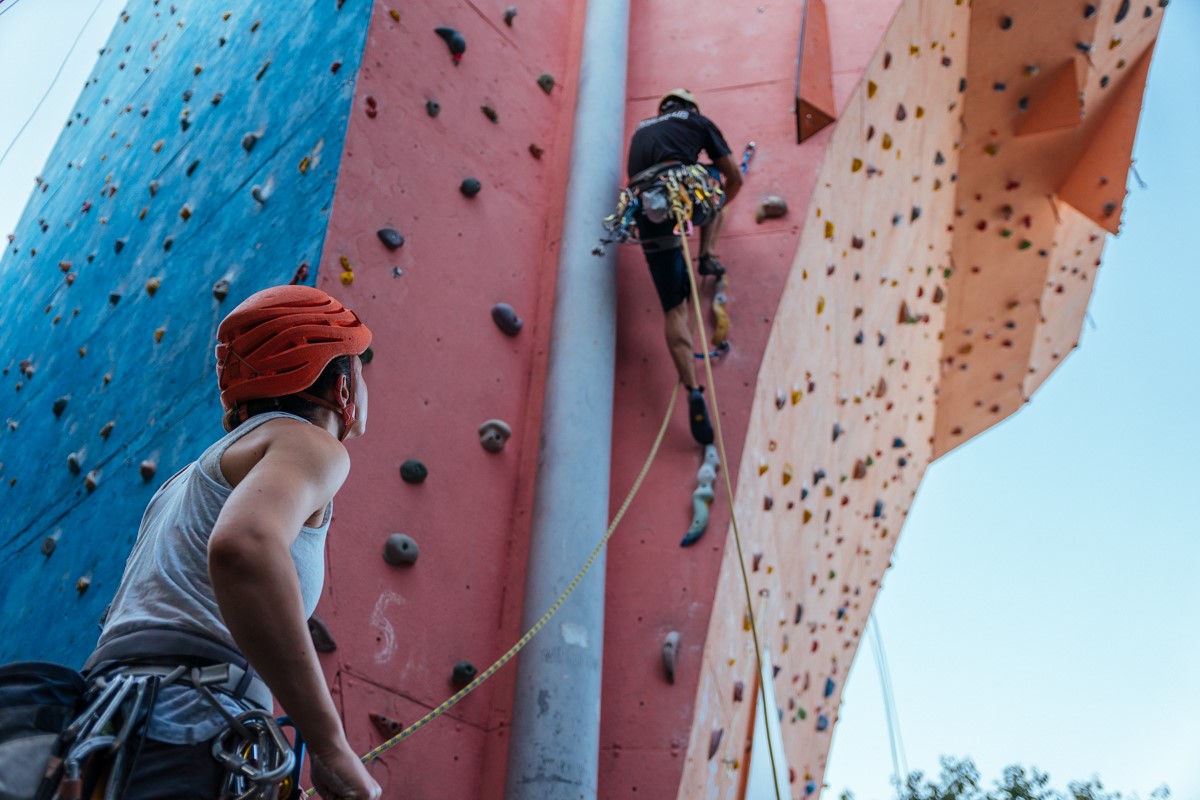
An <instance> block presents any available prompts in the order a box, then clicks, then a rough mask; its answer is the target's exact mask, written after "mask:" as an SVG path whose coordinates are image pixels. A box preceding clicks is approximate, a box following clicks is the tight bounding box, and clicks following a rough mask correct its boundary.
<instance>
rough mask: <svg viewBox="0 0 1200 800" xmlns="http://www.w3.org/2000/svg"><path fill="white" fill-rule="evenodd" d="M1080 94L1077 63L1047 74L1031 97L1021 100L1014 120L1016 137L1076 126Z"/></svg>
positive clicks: (1080, 112)
mask: <svg viewBox="0 0 1200 800" xmlns="http://www.w3.org/2000/svg"><path fill="white" fill-rule="evenodd" d="M1080 91H1081V87H1080V84H1079V64H1078V62H1077V61H1076V59H1074V58H1072V59H1070V60H1068V61H1065V62H1063V64H1062V65H1061V66H1060V67H1059V68H1058V69H1057V70H1055V71H1054V73H1053V74H1052V75H1048V76H1047V77H1046V78H1045V80H1044V81H1043V82H1042V84H1041V85H1040V86H1039V87H1038V88H1037V90H1036V91H1035V92H1034V95H1033V97H1032V98H1021V100H1020V102H1021V104H1022V114H1021V116H1020V117H1019V118H1018V120H1017V126H1016V133H1017V136H1028V135H1029V134H1031V133H1045V132H1046V131H1055V130H1061V129H1063V128H1073V127H1075V126H1076V125H1078V124H1079V123H1080V122H1082V121H1083V105H1082V103H1081V102H1080V99H1079V93H1080ZM1026 104H1028V109H1026V108H1025V105H1026Z"/></svg>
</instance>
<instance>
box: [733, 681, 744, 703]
mask: <svg viewBox="0 0 1200 800" xmlns="http://www.w3.org/2000/svg"><path fill="white" fill-rule="evenodd" d="M745 691H746V684H744V683H742V682H741V681H735V682H734V684H733V702H735V703H740V702H742V694H743V693H744V692H745Z"/></svg>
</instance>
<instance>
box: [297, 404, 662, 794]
mask: <svg viewBox="0 0 1200 800" xmlns="http://www.w3.org/2000/svg"><path fill="white" fill-rule="evenodd" d="M678 397H679V384H678V383H676V384H675V386H674V387H673V388H672V389H671V401H670V402H669V403H668V404H667V413H666V414H665V415H664V416H663V421H662V424H661V425H660V426H659V428H658V435H657V436H655V437H654V444H653V445H652V446H651V448H650V453H649V455H647V456H646V461H645V463H643V464H642V469H641V471H640V472H638V476H637V478H635V479H634V481H633V486H632V487H630V489H629V494H627V495H625V500H624V501H622V503H621V506H620V508H618V509H617V513H616V514H614V515H613V519H612V522H610V523H609V524H608V530H606V531H605V532H604V536H602V537H601V539H600V541H599V543H598V544H597V545H596V547H595V548H594V549H593V550H592V553H591V555H589V556H588V557H587V560H586V561H584V562H583V566H582V567H581V568H580V569H579V572H577V573H575V577H574V578H572V579H571V582H570V583H569V584H567V588H566V589H564V590H563V592H562V594H560V595H559V596H558V598H557V599H556V600H555V601H554V603H552V604H551V606H550V608H549V609H548V610H547V611H546V613H545V614H543V615H542V618H541V619H539V620H538V621H537V622H535V623H534V624H533V627H531V628H530V629H529V630H528V631H526V632H525V635H524V636H522V637H521V638H520V639H518V640H517V643H516V644H514V645H513V646H512V647H510V648H509V649H508V652H506V653H505V654H504V655H502V656H500V658H498V659H496V662H495V663H494V664H492V665H491V666H490V667H488V668H487V669H485V670H484V671H483V672H481V673H479V674H478V675H476V676H475V678H474V679H473V680H472V681H471V682H470V683H468V684H467V685H466V686H464V687H463V688H462V689H460V690H459V691H458V692H456V693H455V694H453V695H452V696H451V697H449V698H448V699H447V700H446V701H445V702H444V703H442V704H441V705H440V706H438V707H437V708H435V709H433V710H432V711H430V712H429V713H428V714H426V715H425V716H423V717H421V718H420V719H419V720H417V721H416V722H414V723H413V724H412V725H409V726H408V727H407V728H405V729H404V730H402V731H400V733H398V734H396V735H395V736H393V737H392V738H391V739H388V740H387V741H386V742H384V743H383V744H381V745H379V746H378V747H376V748H375V749H373V750H370V751H369V752H367V753H365V754H364V755H363V756H362V758H361V759H360V760H361V761H362V763H364V764H366V763H367V762H369V761H373V760H375V759H376V758H379V757H380V756H381V755H383V754H384V753H386V752H387V751H388V750H391V749H392V748H393V747H395V746H396V745H398V744H400V742H402V741H404V740H405V739H407V738H408V737H410V736H412V735H413V734H414V733H416V732H417V731H419V730H421V728H424V727H425V726H426V725H428V724H429V723H430V722H432V721H433V720H435V719H437V718H438V717H440V716H441V715H442V714H445V713H446V712H447V711H449V710H450V709H451V708H452V707H453V706H454V705H455V704H457V703H458V701H459V700H462V699H463V698H464V697H466V696H467V695H469V694H470V693H471V692H473V691H475V689H476V688H478V687H479V685H480V684H481V683H483V682H484V681H486V680H487V679H488V678H490V677H492V676H493V675H495V674H496V673H497V672H498V671H499V670H500V668H501V667H503V666H504V665H505V664H507V663H508V662H509V661H511V660H512V659H513V657H514V656H516V655H517V653H519V652H521V650H522V649H524V647H525V645H527V644H529V642H530V641H531V640H532V639H533V637H534V636H536V635H537V634H538V632H539V631H540V630H541V629H542V628H544V627H545V626H546V624H547V623H548V622H550V619H551V617H553V616H554V615H555V614H557V613H558V610H559V609H560V608H562V606H563V604H564V603H566V602H567V598H569V597H570V596H571V594H572V593H573V592H574V591H575V589H576V588H577V587H578V586H579V584H580V582H581V581H582V580H583V579H584V577H585V576H586V575H587V574H588V572H589V571H590V570H591V568H592V565H593V564H594V563H595V562H596V558H597V557H598V556H599V555H600V552H601V551H602V550H603V549H604V546H605V545H607V544H608V540H609V539H611V538H612V535H613V533H614V532H615V531H616V530H617V526H618V525H620V524H621V520H622V519H623V518H624V517H625V512H626V511H628V510H629V506H630V505H631V504H632V503H633V498H634V497H636V496H637V493H638V491H639V490H640V489H641V488H642V482H643V481H644V480H645V479H646V475H647V473H649V472H650V465H651V464H653V463H654V458H655V457H656V456H657V455H658V448H659V446H660V445H661V444H662V442H663V439H664V438H665V437H666V435H667V427H668V425H669V424H670V422H671V412H672V411H674V410H675V401H676V400H677V399H678ZM315 793H316V789H307V790H305V792H304V793H303V796H304V797H311V796H312V795H313V794H315Z"/></svg>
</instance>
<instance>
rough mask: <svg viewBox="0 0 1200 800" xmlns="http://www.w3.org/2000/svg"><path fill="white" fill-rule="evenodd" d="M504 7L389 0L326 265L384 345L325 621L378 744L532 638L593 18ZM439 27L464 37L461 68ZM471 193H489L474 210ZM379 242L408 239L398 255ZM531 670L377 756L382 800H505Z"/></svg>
mask: <svg viewBox="0 0 1200 800" xmlns="http://www.w3.org/2000/svg"><path fill="white" fill-rule="evenodd" d="M507 5H508V4H507V3H505V2H500V0H492V1H488V2H478V1H477V2H470V3H469V2H447V3H441V4H427V3H412V4H405V5H403V6H395V7H394V8H395V9H397V10H398V13H397V15H396V16H398V17H399V19H397V18H396V16H393V15H392V13H391V11H392V9H393V6H389V5H388V4H385V3H376V4H375V9H374V16H373V18H372V20H371V26H370V29H369V32H368V38H367V45H366V51H365V53H364V55H363V68H362V72H361V74H360V76H359V79H358V84H357V92H356V96H355V99H354V103H353V110H352V114H351V117H350V123H349V129H348V131H347V135H346V146H345V152H344V154H343V163H342V171H341V174H340V177H339V180H338V186H337V194H336V198H335V200H334V203H333V213H332V216H331V222H330V227H329V232H328V236H327V239H326V245H325V249H324V253H323V254H322V262H321V277H320V282H319V285H320V286H321V287H322V288H325V289H327V290H329V291H331V292H333V293H334V294H335V295H337V296H339V297H341V298H343V299H344V300H345V301H346V302H347V303H349V304H350V305H352V307H353V308H354V309H356V311H358V313H360V314H361V315H362V316H363V318H364V319H365V320H366V321H367V323H368V324H369V325H370V326H371V328H372V330H373V332H374V334H375V343H374V347H373V350H374V358H373V360H372V361H371V363H370V365H369V366H368V367H367V368H366V370H365V375H366V377H367V380H368V381H369V385H370V387H371V403H370V423H369V426H370V430H369V435H368V436H367V437H365V438H364V439H362V440H360V441H358V442H355V443H354V444H353V445H352V455H353V463H354V467H353V472H352V474H351V477H350V479H349V481H348V483H347V485H346V487H345V488H344V489H343V490H342V492H340V493H339V495H338V500H337V508H336V512H335V516H336V519H335V523H334V527H333V530H334V531H335V533H334V534H333V535H332V536H331V538H330V559H329V563H330V575H329V578H330V580H329V583H328V591H327V593H326V596H325V597H324V599H323V600H322V602H321V605H320V607H319V609H318V612H317V613H318V615H320V616H321V617H322V618H323V619H324V620H325V621H326V623H327V624H328V625H329V627H330V628H331V630H332V632H333V635H334V637H335V639H336V641H337V645H338V648H337V650H336V651H335V652H333V653H330V654H328V655H326V656H323V664H324V665H325V667H326V671H327V675H328V677H329V679H330V681H331V684H332V685H333V686H334V687H335V691H337V692H338V695H339V698H340V702H341V708H342V712H343V715H344V718H345V721H346V726H347V732H348V735H349V737H350V740H351V741H352V742H353V743H354V744H355V746H356V747H358V748H360V749H362V750H365V749H367V748H368V747H370V746H374V745H375V744H377V743H379V742H381V741H382V740H383V739H384V738H386V737H385V736H384V735H383V734H382V733H381V732H380V730H378V729H377V727H376V726H374V725H372V722H371V718H370V715H371V714H376V715H381V716H384V717H387V718H389V719H390V720H392V721H395V722H399V723H403V724H405V725H407V724H410V723H412V722H413V721H415V720H416V719H417V718H418V717H419V716H421V715H423V714H424V713H425V712H426V711H427V710H429V708H431V707H433V706H436V705H437V704H439V703H440V702H441V701H442V700H444V699H445V698H446V697H448V696H449V695H450V694H452V693H453V692H454V690H455V687H454V686H453V685H452V683H451V674H452V670H453V667H454V665H455V664H456V663H457V662H459V661H464V660H465V661H469V662H471V663H472V664H474V665H475V666H476V667H477V668H478V669H480V670H482V669H483V668H485V667H486V666H487V665H489V664H490V663H491V662H492V661H493V660H494V659H495V658H496V657H498V656H499V655H500V654H501V653H502V652H504V650H506V649H507V648H508V647H509V646H510V645H511V644H512V642H513V641H515V640H516V639H517V638H518V637H519V635H520V631H519V630H518V625H519V616H520V611H521V602H522V593H523V590H524V569H525V552H526V549H527V541H528V539H527V537H528V518H529V510H530V505H531V500H532V497H531V495H532V488H533V480H534V475H535V473H536V457H537V443H538V434H539V428H540V410H541V396H542V385H543V382H544V368H545V355H546V349H547V344H548V343H547V341H546V340H547V337H548V334H549V327H550V326H549V322H550V317H551V311H552V302H553V288H554V284H553V280H554V274H555V268H556V265H557V242H558V237H559V232H560V229H561V203H562V196H563V187H564V185H565V178H566V159H567V148H568V146H569V141H570V120H571V112H572V109H573V106H574V94H573V93H574V75H575V73H576V67H575V64H574V58H575V55H574V51H575V50H576V49H577V47H576V46H575V45H574V43H575V42H577V41H578V40H579V36H580V30H581V29H580V25H581V16H579V15H578V13H577V12H578V11H579V10H580V9H577V8H576V7H575V5H574V4H543V5H539V6H537V7H530V8H526V7H524V6H522V7H521V8H520V9H519V13H518V14H517V16H516V17H514V18H513V19H512V24H511V26H509V25H507V24H506V23H505V21H504V12H505V9H506V6H507ZM438 26H450V27H454V28H456V29H457V30H459V31H460V32H461V33H462V34H463V35H464V36H465V38H466V42H467V50H466V52H465V54H464V55H463V57H462V60H461V63H460V64H459V65H458V66H455V64H454V62H453V60H452V58H451V54H450V52H449V51H448V49H447V46H446V44H445V43H444V42H443V40H442V39H440V38H439V37H438V36H437V35H435V33H434V28H436V27H438ZM543 73H549V74H550V75H552V76H553V77H554V78H555V79H557V82H556V84H555V85H554V86H553V88H552V90H551V91H550V92H546V91H544V89H543V88H542V86H541V85H539V82H538V79H539V77H540V76H541V75H542V74H543ZM428 101H433V102H435V103H437V104H438V107H439V113H438V115H437V116H436V117H434V116H430V114H429V113H428V111H427V102H428ZM483 106H487V107H489V108H490V109H492V110H493V111H494V112H495V117H496V120H495V121H492V120H491V119H490V118H489V116H488V115H487V114H485V112H484V110H483ZM531 145H532V146H533V147H534V149H536V150H538V152H539V155H540V158H539V157H535V155H534V153H533V152H532V151H531V149H530V148H531ZM467 178H475V179H477V180H478V181H479V182H480V183H481V184H482V190H481V191H480V192H479V193H478V194H477V195H476V196H474V197H471V198H468V197H466V196H464V195H463V194H462V193H461V192H460V190H459V187H460V184H461V182H462V181H463V180H464V179H467ZM381 228H393V229H395V230H397V231H399V232H400V233H402V234H403V236H404V237H405V242H404V244H403V246H402V247H401V248H399V249H397V250H394V251H390V250H388V249H387V248H386V247H385V246H384V245H383V244H382V243H381V242H380V240H379V239H378V238H377V236H376V231H377V230H379V229H381ZM343 259H345V261H344V262H343ZM347 267H348V269H347ZM345 272H348V273H350V274H348V275H345V276H344V277H343V280H347V279H351V276H352V282H350V283H349V284H343V283H339V277H340V276H343V273H345ZM500 302H504V303H508V304H510V305H511V306H513V307H514V308H515V309H516V310H517V312H518V314H519V315H520V316H521V317H522V318H523V319H524V326H523V328H522V330H521V331H520V333H519V334H518V335H517V336H515V337H512V338H510V337H509V336H507V335H505V334H504V333H502V332H501V330H499V329H498V327H497V326H496V325H495V324H494V323H493V321H492V318H491V309H492V307H493V305H494V304H496V303H500ZM493 418H495V419H501V420H503V421H505V422H506V423H507V424H508V425H509V426H510V427H511V429H512V431H513V435H512V438H511V439H510V440H509V441H508V443H507V446H506V447H505V449H504V450H503V451H502V452H499V453H490V452H487V451H485V450H484V449H483V447H481V445H480V437H479V433H478V429H479V427H480V425H481V424H482V423H483V422H485V421H487V420H489V419H493ZM409 459H417V460H420V461H421V462H423V463H424V464H425V465H426V467H427V468H428V478H427V479H426V480H425V481H424V482H423V483H420V484H408V483H405V482H404V481H402V480H401V477H400V475H399V471H398V467H399V466H400V464H401V463H402V462H404V461H406V460H409ZM396 532H402V533H406V534H408V535H410V536H411V537H412V538H413V539H415V540H416V542H417V544H418V546H419V548H420V555H419V558H418V560H417V562H416V563H415V564H413V565H411V566H403V567H397V566H391V565H389V564H387V563H385V562H384V560H383V559H382V557H381V556H382V552H383V547H384V543H385V541H386V539H387V537H388V536H389V535H390V534H392V533H396ZM514 674H515V673H514V671H513V669H512V668H511V667H510V668H509V669H506V670H504V671H502V672H501V673H500V674H498V675H497V676H496V677H495V678H493V679H492V680H490V681H488V682H487V683H485V684H484V685H483V686H482V687H481V688H480V689H479V690H477V691H476V692H475V693H474V694H473V695H471V696H470V697H468V698H467V699H466V700H465V701H463V702H462V703H461V704H460V705H459V706H457V707H456V708H455V709H453V710H452V711H451V712H450V713H449V714H448V715H447V718H444V719H441V720H438V721H437V722H436V723H435V724H434V725H432V726H430V727H429V728H428V729H425V730H422V731H421V732H420V733H419V734H418V735H416V736H415V737H413V738H412V739H410V740H408V741H406V742H405V743H404V744H403V745H402V746H401V747H398V748H396V749H395V750H392V751H391V752H389V753H387V754H386V755H384V756H383V757H382V758H381V759H379V764H378V765H377V766H376V767H374V769H375V774H376V776H377V777H378V778H379V779H380V780H381V782H382V783H383V785H384V787H385V793H386V796H403V797H406V798H410V799H411V800H419V798H432V797H498V796H499V793H500V787H502V785H503V769H504V764H505V759H506V755H507V740H506V738H505V735H506V726H507V724H508V720H509V719H510V717H511V702H512V700H511V698H512V681H513V677H514Z"/></svg>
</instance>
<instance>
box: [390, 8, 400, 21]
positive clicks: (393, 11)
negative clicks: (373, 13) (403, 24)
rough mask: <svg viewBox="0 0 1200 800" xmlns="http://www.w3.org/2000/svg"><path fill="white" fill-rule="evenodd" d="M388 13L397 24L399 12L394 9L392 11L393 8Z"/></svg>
mask: <svg viewBox="0 0 1200 800" xmlns="http://www.w3.org/2000/svg"><path fill="white" fill-rule="evenodd" d="M388 13H389V14H391V16H392V19H394V20H396V22H399V21H400V12H399V11H397V10H396V9H394V8H393V9H392V10H391V11H389V12H388Z"/></svg>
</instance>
